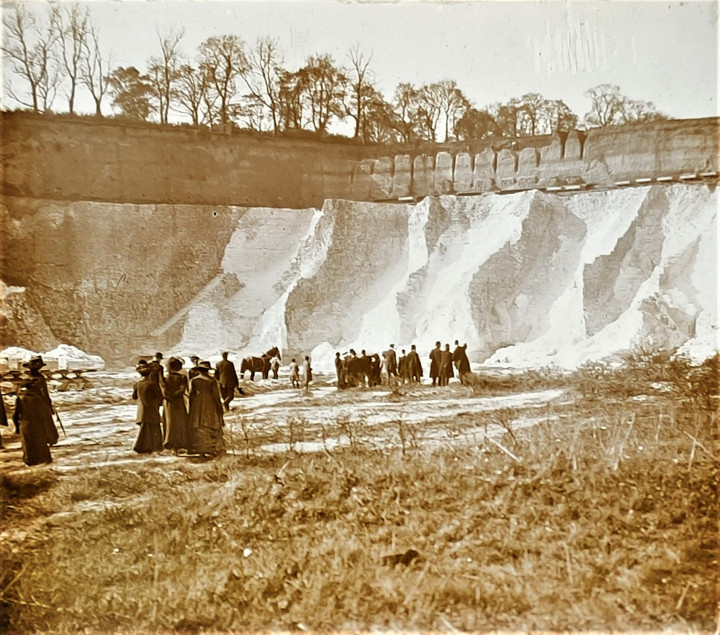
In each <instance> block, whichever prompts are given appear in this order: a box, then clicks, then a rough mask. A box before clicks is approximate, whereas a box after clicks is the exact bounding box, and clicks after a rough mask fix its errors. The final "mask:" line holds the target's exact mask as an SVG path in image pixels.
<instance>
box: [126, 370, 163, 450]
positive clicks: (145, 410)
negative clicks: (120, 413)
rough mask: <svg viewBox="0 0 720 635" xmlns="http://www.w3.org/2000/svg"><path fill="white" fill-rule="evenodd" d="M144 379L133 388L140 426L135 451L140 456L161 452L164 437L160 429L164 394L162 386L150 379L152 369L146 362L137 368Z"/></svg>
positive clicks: (137, 419)
mask: <svg viewBox="0 0 720 635" xmlns="http://www.w3.org/2000/svg"><path fill="white" fill-rule="evenodd" d="M135 370H137V372H138V373H139V374H140V376H141V377H142V379H141V380H140V381H139V382H137V383H136V384H135V385H134V386H133V396H132V398H133V399H135V400H137V401H138V406H137V417H136V419H135V421H136V423H137V424H138V425H139V426H140V431H139V432H138V436H137V439H136V441H135V445H134V447H133V450H135V452H138V453H140V454H150V453H151V452H161V451H162V449H163V436H162V430H161V429H160V421H161V419H160V406H161V405H162V400H163V397H162V393H161V392H160V386H158V384H157V383H156V382H155V381H154V380H153V379H151V378H150V372H151V369H150V368H149V367H148V364H147V362H146V361H145V360H141V361H140V362H139V363H138V365H137V367H136V368H135Z"/></svg>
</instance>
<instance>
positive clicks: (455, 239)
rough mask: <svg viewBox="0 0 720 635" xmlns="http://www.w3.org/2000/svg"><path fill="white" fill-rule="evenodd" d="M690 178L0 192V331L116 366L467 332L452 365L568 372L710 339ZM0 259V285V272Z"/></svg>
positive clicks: (711, 309)
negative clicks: (377, 195) (397, 191)
mask: <svg viewBox="0 0 720 635" xmlns="http://www.w3.org/2000/svg"><path fill="white" fill-rule="evenodd" d="M717 204H718V201H717V194H716V191H715V188H714V187H712V186H709V185H707V184H698V183H692V184H689V183H688V184H682V183H676V184H653V185H649V186H638V187H627V188H617V189H608V190H604V191H586V192H577V193H572V194H569V193H563V194H551V193H545V192H541V191H537V190H528V191H525V192H519V193H509V194H493V193H487V194H480V195H472V196H455V195H442V196H432V197H427V198H424V199H422V200H421V201H419V202H417V203H415V204H400V203H394V204H393V203H380V202H357V201H347V200H327V201H326V202H325V204H324V205H323V206H322V208H321V209H314V208H306V209H279V208H265V207H251V208H242V207H235V206H198V205H134V204H119V203H118V204H114V203H100V202H88V201H80V202H72V203H69V202H66V201H47V200H44V201H38V200H28V199H21V198H6V200H5V206H4V207H3V209H2V213H3V219H2V220H3V231H4V232H5V235H4V240H5V241H6V242H5V244H7V245H10V246H11V247H12V249H13V251H14V252H15V253H19V252H21V251H24V252H25V253H27V255H28V257H27V259H26V260H25V261H23V262H16V263H14V264H13V266H11V267H8V266H7V265H6V268H5V272H6V280H5V281H4V282H5V283H6V285H7V286H4V287H3V289H4V296H5V298H4V306H5V307H6V309H5V320H6V322H5V333H6V335H5V338H6V341H5V344H6V345H19V346H25V347H27V348H31V349H33V350H44V349H48V348H51V347H52V346H55V345H57V344H58V343H60V342H63V343H67V344H72V345H74V346H77V347H79V348H81V349H83V350H86V351H88V352H91V353H95V354H99V355H101V356H102V357H103V358H105V359H106V360H111V361H113V362H114V363H116V364H119V365H127V364H130V363H131V362H132V359H133V356H135V355H140V354H147V353H149V352H152V351H153V350H155V349H156V348H157V349H158V350H164V351H166V352H167V353H177V354H182V355H189V354H191V353H196V354H198V355H200V356H203V357H217V355H218V353H219V352H220V351H221V350H229V351H231V352H232V353H235V354H236V355H238V356H239V355H244V354H259V353H260V352H262V351H264V350H267V349H268V348H270V347H271V346H274V345H278V346H280V347H281V349H282V350H283V351H284V353H285V354H286V356H287V355H292V356H297V355H304V354H311V355H312V357H313V361H314V367H315V368H316V370H319V371H322V370H331V369H332V358H333V357H334V354H335V351H340V352H344V351H347V350H348V349H349V348H351V347H352V348H355V349H356V350H358V351H359V350H360V349H366V350H367V351H369V352H370V351H373V352H376V351H382V350H384V349H385V348H387V346H388V345H389V344H390V343H394V344H395V345H396V348H398V349H401V348H404V347H409V345H410V344H411V343H413V344H416V346H417V347H418V350H419V351H420V352H421V354H422V355H423V356H426V355H427V352H428V351H429V350H430V349H431V348H432V347H433V345H434V342H435V341H436V340H440V341H441V342H442V343H443V344H444V343H445V342H449V343H450V344H451V345H452V343H453V342H454V340H455V339H458V340H460V342H461V343H462V342H467V344H468V352H469V354H470V357H471V359H472V361H474V362H476V363H478V362H484V363H487V364H502V365H509V366H514V367H529V366H533V367H537V366H546V365H556V366H560V367H568V368H571V367H574V366H577V365H578V364H581V363H583V362H585V361H587V360H596V359H602V358H605V357H607V356H609V355H612V354H613V353H617V352H621V351H626V350H628V349H632V348H635V347H638V346H643V347H653V348H676V347H679V348H680V349H681V350H682V351H685V352H687V353H688V354H691V355H692V356H694V357H697V358H702V357H705V356H708V355H710V354H713V353H714V351H716V350H717V348H718V319H717V313H718V310H717ZM8 272H10V276H9V278H10V279H7V278H8V275H7V274H8Z"/></svg>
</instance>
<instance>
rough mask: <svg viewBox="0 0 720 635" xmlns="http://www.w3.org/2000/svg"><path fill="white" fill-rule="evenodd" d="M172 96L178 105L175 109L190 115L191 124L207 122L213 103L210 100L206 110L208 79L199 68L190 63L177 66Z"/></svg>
mask: <svg viewBox="0 0 720 635" xmlns="http://www.w3.org/2000/svg"><path fill="white" fill-rule="evenodd" d="M174 97H175V103H176V104H177V105H178V106H179V108H177V110H178V111H179V112H182V113H185V114H187V115H190V118H191V119H192V122H193V124H195V125H196V126H197V125H199V124H200V123H209V121H210V118H211V112H212V109H213V108H214V105H215V104H214V102H212V101H211V102H210V104H209V106H210V108H209V111H208V108H207V107H206V106H207V105H208V102H207V97H208V81H207V76H206V75H205V74H204V73H203V72H202V71H201V70H200V69H197V68H193V67H192V66H190V64H182V65H181V66H180V67H179V68H178V72H177V83H176V89H175V93H174ZM204 108H205V110H203V109H204Z"/></svg>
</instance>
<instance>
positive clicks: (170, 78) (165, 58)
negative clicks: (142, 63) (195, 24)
mask: <svg viewBox="0 0 720 635" xmlns="http://www.w3.org/2000/svg"><path fill="white" fill-rule="evenodd" d="M184 33H185V31H184V30H182V29H181V30H180V31H178V32H174V31H172V30H171V31H170V32H169V33H168V34H167V35H165V36H161V35H160V33H159V32H158V34H157V35H158V39H159V40H160V57H151V58H150V60H149V62H148V78H149V80H150V85H151V86H152V88H153V93H154V97H155V99H156V100H157V112H158V115H159V116H160V123H167V122H168V116H169V114H170V102H171V101H172V99H173V96H174V95H173V89H174V86H175V83H176V82H177V80H178V72H179V67H180V52H179V46H180V40H181V39H182V37H183V35H184Z"/></svg>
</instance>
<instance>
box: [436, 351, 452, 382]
mask: <svg viewBox="0 0 720 635" xmlns="http://www.w3.org/2000/svg"><path fill="white" fill-rule="evenodd" d="M454 376H455V374H454V373H453V367H452V353H451V352H450V351H441V352H440V371H439V374H438V377H440V379H443V380H447V379H450V378H451V377H454Z"/></svg>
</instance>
